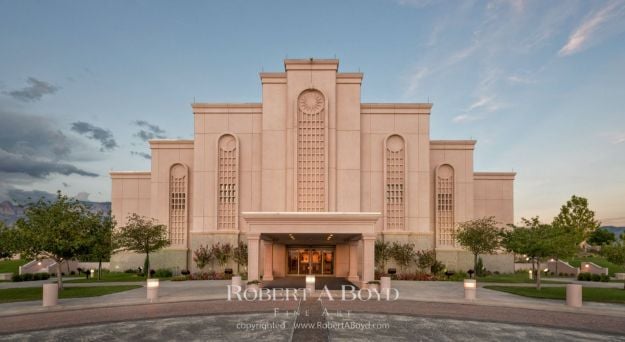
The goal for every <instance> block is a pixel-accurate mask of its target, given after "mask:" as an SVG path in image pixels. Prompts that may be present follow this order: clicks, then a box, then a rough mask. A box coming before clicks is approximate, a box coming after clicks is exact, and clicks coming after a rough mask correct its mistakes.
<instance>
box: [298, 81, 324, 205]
mask: <svg viewBox="0 0 625 342" xmlns="http://www.w3.org/2000/svg"><path fill="white" fill-rule="evenodd" d="M325 126H326V125H325V98H324V96H323V94H321V92H319V91H317V90H313V89H310V90H306V91H304V92H302V93H301V94H300V96H299V98H298V100H297V210H298V211H325V210H326V127H325Z"/></svg>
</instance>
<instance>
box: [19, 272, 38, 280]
mask: <svg viewBox="0 0 625 342" xmlns="http://www.w3.org/2000/svg"><path fill="white" fill-rule="evenodd" d="M34 279H35V275H34V274H32V273H26V274H22V280H23V281H31V280H34Z"/></svg>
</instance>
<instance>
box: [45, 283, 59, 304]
mask: <svg viewBox="0 0 625 342" xmlns="http://www.w3.org/2000/svg"><path fill="white" fill-rule="evenodd" d="M58 300H59V285H58V284H57V283H53V284H43V306H55V305H56V304H57V302H58Z"/></svg>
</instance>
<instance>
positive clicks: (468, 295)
mask: <svg viewBox="0 0 625 342" xmlns="http://www.w3.org/2000/svg"><path fill="white" fill-rule="evenodd" d="M476 292H477V281H476V280H475V279H465V280H464V299H467V300H475V295H476Z"/></svg>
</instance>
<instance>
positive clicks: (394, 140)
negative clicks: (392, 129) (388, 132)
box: [386, 135, 404, 152]
mask: <svg viewBox="0 0 625 342" xmlns="http://www.w3.org/2000/svg"><path fill="white" fill-rule="evenodd" d="M386 147H387V148H388V149H389V151H391V152H399V151H401V150H402V149H403V148H404V139H402V138H401V137H400V136H399V135H393V136H390V137H389V138H388V140H387V141H386Z"/></svg>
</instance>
